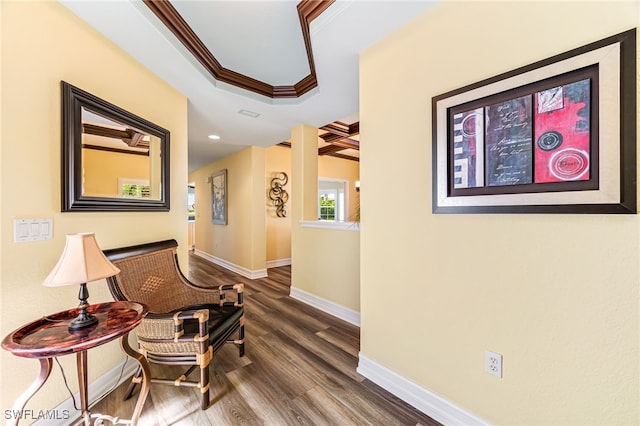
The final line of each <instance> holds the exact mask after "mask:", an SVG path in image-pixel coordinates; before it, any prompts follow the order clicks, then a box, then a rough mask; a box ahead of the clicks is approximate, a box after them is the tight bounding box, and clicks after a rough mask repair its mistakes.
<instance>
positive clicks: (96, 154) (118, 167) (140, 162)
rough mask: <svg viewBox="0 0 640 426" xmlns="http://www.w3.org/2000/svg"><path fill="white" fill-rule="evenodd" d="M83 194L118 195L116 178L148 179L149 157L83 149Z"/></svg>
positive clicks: (118, 189)
mask: <svg viewBox="0 0 640 426" xmlns="http://www.w3.org/2000/svg"><path fill="white" fill-rule="evenodd" d="M82 161H83V163H82V164H83V165H84V167H83V169H84V194H85V195H97V196H99V197H120V188H119V187H118V178H128V179H143V180H147V181H148V180H149V157H148V156H145V155H133V154H124V153H122V152H111V151H101V150H97V149H83V150H82Z"/></svg>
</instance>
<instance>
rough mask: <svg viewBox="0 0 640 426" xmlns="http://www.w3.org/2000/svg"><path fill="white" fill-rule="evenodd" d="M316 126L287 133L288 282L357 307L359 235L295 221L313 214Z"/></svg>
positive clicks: (315, 212)
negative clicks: (289, 201)
mask: <svg viewBox="0 0 640 426" xmlns="http://www.w3.org/2000/svg"><path fill="white" fill-rule="evenodd" d="M317 152H318V137H317V129H315V128H313V127H311V126H307V125H300V126H298V127H296V128H294V129H292V131H291V163H292V164H291V169H292V172H291V173H292V176H293V179H292V189H291V191H292V207H291V209H292V218H291V286H292V287H293V288H296V289H299V290H302V291H304V292H306V293H310V294H312V295H314V296H317V297H319V298H321V299H325V300H328V301H330V302H333V303H335V304H336V305H339V306H341V307H344V308H347V309H350V310H353V311H355V312H359V311H360V297H359V291H360V288H359V285H360V268H359V259H360V235H359V232H358V231H357V229H358V228H357V225H355V224H354V225H352V226H353V227H352V228H350V229H348V230H335V229H316V228H307V227H304V226H302V225H301V221H316V220H317V215H318V208H317V205H318V170H319V164H318V163H319V162H318V159H317Z"/></svg>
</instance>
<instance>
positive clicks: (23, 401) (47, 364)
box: [7, 358, 53, 426]
mask: <svg viewBox="0 0 640 426" xmlns="http://www.w3.org/2000/svg"><path fill="white" fill-rule="evenodd" d="M39 361H40V374H39V375H38V378H37V379H36V380H35V381H34V382H33V383H32V384H31V386H29V389H27V390H26V391H24V393H23V394H22V395H20V397H19V398H18V399H17V400H16V402H15V403H14V404H13V407H12V410H11V417H12V418H11V419H10V420H9V422H8V423H7V424H8V425H16V426H17V425H18V422H19V421H20V417H21V416H22V413H23V411H22V410H23V409H24V406H25V405H27V402H29V400H30V399H31V397H33V395H35V394H36V392H38V391H39V390H40V388H41V387H42V385H44V382H46V381H47V379H48V378H49V374H51V367H52V366H53V363H52V361H51V358H40V360H39Z"/></svg>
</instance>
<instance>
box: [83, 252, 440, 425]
mask: <svg viewBox="0 0 640 426" xmlns="http://www.w3.org/2000/svg"><path fill="white" fill-rule="evenodd" d="M189 262H190V265H189V266H190V274H189V275H190V278H191V279H192V280H193V281H194V282H196V283H198V284H200V285H213V286H215V285H218V284H220V283H236V282H242V283H244V285H245V310H246V339H245V342H246V345H245V347H246V354H245V356H244V357H243V358H239V357H238V351H237V349H236V347H235V346H233V345H226V346H225V348H224V349H222V350H221V351H219V352H218V353H217V354H216V355H215V356H214V359H213V361H212V365H211V367H210V369H211V372H210V374H211V399H212V404H211V406H210V407H209V409H208V410H206V411H202V410H201V409H200V398H199V391H198V390H197V389H191V388H176V387H172V386H162V385H152V386H151V392H150V394H149V397H148V398H147V401H146V403H145V407H144V409H143V413H142V416H141V418H140V422H139V424H140V425H143V426H146V425H154V426H155V425H339V426H347V425H424V426H427V425H439V423H438V422H436V421H435V420H433V419H431V418H430V417H428V416H426V415H425V414H423V413H421V412H420V411H418V410H416V409H415V408H413V407H411V406H410V405H408V404H406V403H404V402H403V401H401V400H400V399H398V398H396V397H395V396H393V395H391V394H390V393H388V392H386V391H385V390H383V389H382V388H380V387H379V386H377V385H375V384H374V383H372V382H370V381H369V380H366V379H364V377H362V376H360V375H359V374H358V373H356V367H357V363H358V351H359V344H360V339H359V336H360V334H359V328H358V327H356V326H353V325H351V324H349V323H347V322H344V321H342V320H339V319H337V318H335V317H333V316H331V315H328V314H326V313H324V312H322V311H319V310H317V309H315V308H312V307H310V306H308V305H306V304H304V303H302V302H299V301H297V300H295V299H292V298H291V297H289V287H290V285H291V268H290V267H287V266H285V267H278V268H272V269H269V277H268V278H264V279H257V280H250V279H247V278H244V277H242V276H240V275H237V274H234V273H232V272H230V271H228V270H226V269H224V268H221V267H219V266H217V265H214V264H212V263H210V262H208V261H207V260H205V259H202V258H200V257H198V256H195V255H193V254H191V255H190V256H189ZM169 370H171V373H173V370H175V371H178V370H179V368H178V367H170V366H159V365H153V364H152V371H153V372H154V374H158V373H167V376H168V371H169ZM195 374H197V372H196V373H195ZM168 377H170V376H168ZM127 385H128V382H127V383H125V384H123V385H121V386H120V387H118V388H117V389H116V390H114V391H113V392H112V393H111V394H110V395H108V396H107V397H106V398H104V399H103V400H102V401H101V402H99V403H98V404H97V405H96V406H95V407H94V408H92V411H93V412H98V413H108V414H110V415H117V416H120V417H121V418H130V417H131V413H132V412H133V406H134V403H135V397H137V392H136V394H135V395H134V398H131V399H130V400H128V401H123V400H122V397H123V395H124V392H125V390H126V387H127Z"/></svg>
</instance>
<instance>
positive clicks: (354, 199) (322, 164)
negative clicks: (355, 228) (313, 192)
mask: <svg viewBox="0 0 640 426" xmlns="http://www.w3.org/2000/svg"><path fill="white" fill-rule="evenodd" d="M318 177H319V178H329V179H339V180H344V181H346V182H347V193H346V195H347V211H346V216H345V220H346V221H347V222H353V221H355V220H356V219H357V214H356V210H357V208H358V206H359V205H360V193H359V192H356V181H357V180H360V163H359V162H357V161H352V160H345V159H342V158H337V157H330V156H328V155H321V156H319V157H318Z"/></svg>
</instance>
